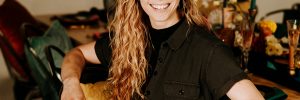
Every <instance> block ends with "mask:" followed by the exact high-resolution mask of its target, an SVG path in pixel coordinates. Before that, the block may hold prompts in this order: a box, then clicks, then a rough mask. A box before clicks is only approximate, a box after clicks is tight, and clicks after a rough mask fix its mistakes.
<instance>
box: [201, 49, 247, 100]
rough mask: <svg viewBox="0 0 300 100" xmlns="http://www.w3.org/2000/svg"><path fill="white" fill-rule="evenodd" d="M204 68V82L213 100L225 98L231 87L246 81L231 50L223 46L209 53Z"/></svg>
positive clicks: (244, 74) (245, 75)
mask: <svg viewBox="0 0 300 100" xmlns="http://www.w3.org/2000/svg"><path fill="white" fill-rule="evenodd" d="M209 57H210V58H209V61H208V66H207V68H206V70H205V71H206V82H207V85H208V88H209V90H210V91H211V93H212V95H214V96H213V97H216V98H215V99H219V98H221V97H222V96H225V95H226V93H227V92H228V91H229V90H230V89H231V87H232V86H233V85H234V84H235V83H236V82H238V81H240V80H242V79H247V78H248V77H247V74H246V73H244V72H243V71H242V70H241V68H240V66H239V63H238V61H237V58H236V57H234V55H233V52H232V50H231V49H230V48H229V47H227V46H226V45H224V44H217V45H216V46H215V47H214V49H213V50H212V51H211V52H210V56H209Z"/></svg>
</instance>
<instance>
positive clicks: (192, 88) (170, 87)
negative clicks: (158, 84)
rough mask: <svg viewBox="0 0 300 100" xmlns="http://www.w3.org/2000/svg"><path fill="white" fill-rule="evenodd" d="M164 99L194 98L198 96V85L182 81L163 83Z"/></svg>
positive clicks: (192, 99)
mask: <svg viewBox="0 0 300 100" xmlns="http://www.w3.org/2000/svg"><path fill="white" fill-rule="evenodd" d="M164 95H165V100H186V99H188V100H196V99H198V98H199V96H200V85H198V84H191V83H182V82H165V83H164Z"/></svg>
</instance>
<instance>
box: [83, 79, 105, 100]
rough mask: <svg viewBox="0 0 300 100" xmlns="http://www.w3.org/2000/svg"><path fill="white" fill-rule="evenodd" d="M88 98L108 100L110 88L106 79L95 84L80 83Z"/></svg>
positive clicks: (89, 99)
mask: <svg viewBox="0 0 300 100" xmlns="http://www.w3.org/2000/svg"><path fill="white" fill-rule="evenodd" d="M80 86H81V88H82V90H83V93H84V96H85V99H86V100H108V97H109V90H108V88H107V87H108V85H107V82H106V81H100V82H96V83H94V84H92V83H89V84H82V83H81V84H80Z"/></svg>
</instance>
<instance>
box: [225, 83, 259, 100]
mask: <svg viewBox="0 0 300 100" xmlns="http://www.w3.org/2000/svg"><path fill="white" fill-rule="evenodd" d="M227 96H228V97H229V98H230V99H231V100H264V98H263V96H262V95H261V94H260V92H259V91H258V90H257V88H256V87H255V86H254V84H253V83H252V82H251V81H250V80H248V79H243V80H241V81H239V82H237V83H235V84H234V85H233V86H232V88H231V89H230V90H229V91H228V92H227Z"/></svg>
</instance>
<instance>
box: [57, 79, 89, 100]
mask: <svg viewBox="0 0 300 100" xmlns="http://www.w3.org/2000/svg"><path fill="white" fill-rule="evenodd" d="M63 85H64V87H63V91H62V94H61V100H85V97H84V93H83V91H82V89H81V87H80V82H79V80H78V79H75V78H72V79H66V80H64V81H63Z"/></svg>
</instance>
